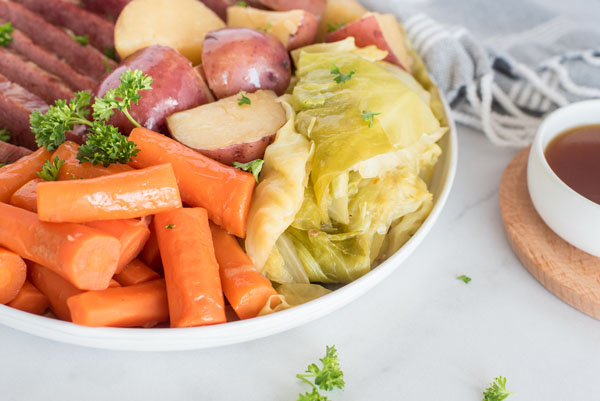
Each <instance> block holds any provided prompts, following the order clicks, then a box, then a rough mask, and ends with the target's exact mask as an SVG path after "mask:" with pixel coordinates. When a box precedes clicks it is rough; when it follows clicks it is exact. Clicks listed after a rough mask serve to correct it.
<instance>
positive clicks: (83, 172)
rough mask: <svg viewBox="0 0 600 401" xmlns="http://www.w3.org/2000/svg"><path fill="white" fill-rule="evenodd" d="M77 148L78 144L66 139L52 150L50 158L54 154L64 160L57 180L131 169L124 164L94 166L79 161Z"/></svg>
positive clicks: (103, 174)
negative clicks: (54, 150)
mask: <svg viewBox="0 0 600 401" xmlns="http://www.w3.org/2000/svg"><path fill="white" fill-rule="evenodd" d="M78 150H79V145H78V144H76V143H75V142H71V141H66V142H64V143H63V144H62V145H60V146H59V147H58V149H56V152H54V155H53V156H52V159H54V157H55V156H58V158H59V159H61V160H64V162H65V163H64V164H63V165H62V167H61V168H60V171H59V173H58V179H59V181H64V180H75V179H77V180H80V179H85V178H96V177H102V176H105V175H111V174H117V173H123V172H126V171H131V170H133V169H132V168H131V167H129V166H128V165H126V164H111V165H110V166H108V167H104V166H103V165H101V164H97V165H95V166H94V165H93V164H92V163H90V162H86V163H79V160H77V151H78Z"/></svg>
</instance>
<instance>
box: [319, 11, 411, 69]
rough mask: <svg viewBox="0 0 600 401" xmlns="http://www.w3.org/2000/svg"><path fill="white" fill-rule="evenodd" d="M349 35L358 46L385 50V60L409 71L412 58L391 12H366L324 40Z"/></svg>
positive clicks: (340, 38)
mask: <svg viewBox="0 0 600 401" xmlns="http://www.w3.org/2000/svg"><path fill="white" fill-rule="evenodd" d="M349 36H354V39H355V41H356V45H357V46H358V47H365V46H369V45H375V46H377V47H378V48H379V49H381V50H386V51H387V52H388V56H387V57H386V58H385V61H389V62H390V63H392V64H396V65H397V66H399V67H401V68H404V69H405V70H406V71H408V72H410V71H411V68H412V59H411V57H410V54H409V51H408V46H407V43H406V38H405V35H404V32H403V31H402V29H401V28H400V24H398V21H396V18H395V17H394V16H393V15H392V14H377V13H368V14H366V15H365V16H364V17H362V18H361V19H359V20H358V21H355V22H352V23H350V24H348V25H345V26H343V27H341V28H340V29H338V30H337V31H334V32H332V33H330V34H329V35H327V36H326V37H325V41H326V42H337V41H338V40H342V39H345V38H347V37H349Z"/></svg>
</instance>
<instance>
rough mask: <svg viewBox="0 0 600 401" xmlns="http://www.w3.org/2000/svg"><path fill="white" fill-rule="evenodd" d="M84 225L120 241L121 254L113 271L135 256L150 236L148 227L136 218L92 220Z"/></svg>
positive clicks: (118, 270) (119, 269) (117, 271)
mask: <svg viewBox="0 0 600 401" xmlns="http://www.w3.org/2000/svg"><path fill="white" fill-rule="evenodd" d="M86 225H87V226H89V227H92V228H95V229H97V230H99V231H102V232H104V233H106V234H110V235H112V236H113V237H116V238H117V239H118V240H119V242H120V243H121V256H120V257H119V263H118V265H117V270H116V271H115V273H120V272H121V271H122V270H123V268H124V267H125V266H126V265H127V264H128V263H129V262H131V261H132V260H133V259H135V258H136V256H137V255H138V253H140V251H141V250H142V248H143V247H144V245H145V244H146V241H147V240H148V237H149V236H150V229H149V228H148V227H147V226H146V225H145V224H144V223H143V222H140V220H137V219H125V220H104V221H92V222H90V223H87V224H86Z"/></svg>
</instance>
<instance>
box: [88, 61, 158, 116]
mask: <svg viewBox="0 0 600 401" xmlns="http://www.w3.org/2000/svg"><path fill="white" fill-rule="evenodd" d="M120 80H121V85H119V86H118V87H116V88H114V89H110V90H108V91H107V92H106V94H105V95H104V97H103V98H96V100H95V102H94V105H93V106H92V108H93V109H94V114H93V117H94V119H96V120H108V119H109V118H110V117H111V116H112V115H113V114H114V110H118V111H120V112H122V113H123V114H125V116H126V117H127V119H128V120H129V121H131V123H132V124H133V125H135V126H136V127H141V125H140V124H139V123H138V122H137V121H135V119H134V118H133V117H132V116H131V114H129V108H130V107H131V104H132V103H133V104H137V103H138V101H139V100H140V98H141V97H142V96H141V95H140V94H139V92H140V91H143V90H150V89H152V86H151V85H152V77H149V76H147V75H144V74H143V73H142V71H141V70H135V71H131V70H128V71H125V72H124V73H123V74H121V77H120Z"/></svg>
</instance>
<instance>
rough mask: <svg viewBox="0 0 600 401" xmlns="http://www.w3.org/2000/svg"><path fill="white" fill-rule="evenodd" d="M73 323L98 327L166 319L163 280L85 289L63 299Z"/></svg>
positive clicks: (150, 324) (152, 322)
mask: <svg viewBox="0 0 600 401" xmlns="http://www.w3.org/2000/svg"><path fill="white" fill-rule="evenodd" d="M67 304H68V305H69V310H70V311H71V317H72V318H73V323H77V324H81V325H84V326H92V327H100V326H109V327H137V326H143V327H152V326H155V325H156V324H158V323H161V322H166V321H167V320H168V319H169V307H168V304H167V292H166V290H165V280H163V279H159V280H153V281H149V282H147V283H141V284H137V285H131V286H128V287H117V288H108V289H106V290H104V291H88V292H84V293H82V294H79V295H75V296H72V297H71V298H69V299H68V300H67Z"/></svg>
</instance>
